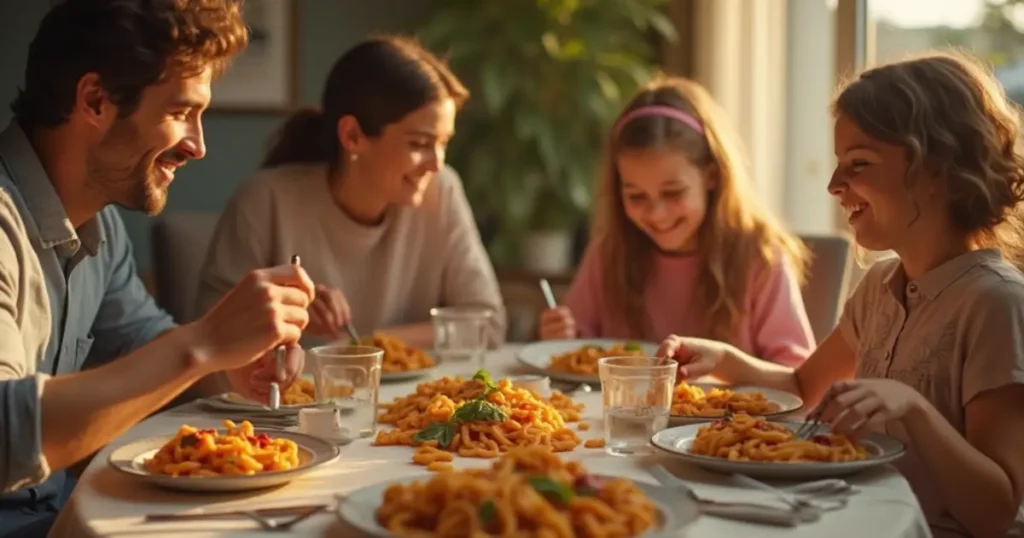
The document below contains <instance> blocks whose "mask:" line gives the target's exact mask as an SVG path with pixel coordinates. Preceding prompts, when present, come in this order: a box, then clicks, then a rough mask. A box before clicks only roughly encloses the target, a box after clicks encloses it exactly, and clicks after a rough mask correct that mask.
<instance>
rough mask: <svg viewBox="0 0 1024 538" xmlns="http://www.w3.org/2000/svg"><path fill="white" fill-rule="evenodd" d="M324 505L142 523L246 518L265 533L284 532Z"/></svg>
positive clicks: (154, 517) (153, 518)
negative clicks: (277, 518) (283, 518)
mask: <svg viewBox="0 0 1024 538" xmlns="http://www.w3.org/2000/svg"><path fill="white" fill-rule="evenodd" d="M327 508H328V506H327V505H326V504H318V505H312V506H295V507H290V508H264V509H260V510H242V511H232V512H202V513H198V514H149V515H147V516H146V517H145V519H144V521H146V522H149V523H154V522H167V521H199V520H205V519H223V518H232V517H246V518H249V519H251V520H253V521H255V522H256V524H258V525H259V526H260V528H262V529H263V530H266V531H275V532H285V531H288V530H289V529H291V528H292V527H294V526H295V525H297V524H298V523H300V522H302V521H305V520H307V519H309V518H310V517H312V516H313V515H315V514H317V513H319V512H321V511H323V510H326V509H327ZM293 514H294V515H295V517H293V518H292V519H289V520H287V521H277V520H274V519H270V518H273V517H281V516H289V515H293Z"/></svg>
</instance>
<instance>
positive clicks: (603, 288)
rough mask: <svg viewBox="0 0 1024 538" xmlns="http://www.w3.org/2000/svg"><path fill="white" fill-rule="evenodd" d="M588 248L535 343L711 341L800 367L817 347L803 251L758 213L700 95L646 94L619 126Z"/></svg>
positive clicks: (718, 121) (719, 120) (684, 91)
mask: <svg viewBox="0 0 1024 538" xmlns="http://www.w3.org/2000/svg"><path fill="white" fill-rule="evenodd" d="M598 190H599V192H598V197H597V207H596V208H595V219H594V223H593V232H592V234H591V242H590V245H589V246H588V247H587V252H586V254H585V255H584V259H583V262H582V264H581V265H580V268H579V270H578V272H577V274H576V277H575V279H574V281H573V283H572V286H571V287H570V289H569V292H568V294H567V296H566V297H565V304H564V306H559V307H557V308H554V309H549V310H546V311H544V312H543V313H542V314H541V319H540V336H541V338H542V339H556V338H569V339H571V338H592V337H606V338H624V339H625V338H628V339H642V340H649V341H660V340H662V339H664V338H665V337H666V336H667V335H670V334H685V335H692V336H701V337H704V338H712V339H716V340H720V341H723V342H727V343H730V344H732V345H735V346H737V347H739V348H740V349H744V350H746V351H748V352H749V353H753V354H754V355H755V356H758V357H762V358H764V359H765V360H768V361H771V362H776V363H779V364H785V365H790V366H797V365H799V364H800V363H802V362H803V361H804V359H806V358H807V356H808V355H809V354H810V351H811V349H813V347H814V337H813V335H812V333H811V329H810V325H809V323H808V320H807V314H806V312H805V311H804V306H803V301H802V299H801V295H800V284H801V280H802V275H803V270H804V266H805V265H806V262H807V257H808V254H807V251H806V249H805V247H804V246H803V244H802V243H801V242H800V241H799V240H798V239H796V238H795V237H793V236H792V235H790V234H789V233H787V232H786V231H785V230H784V229H783V228H782V226H780V225H779V224H778V223H777V222H776V221H775V219H773V218H772V217H771V216H770V215H769V214H768V213H767V212H766V211H765V210H764V209H763V208H762V207H761V205H760V204H759V203H758V201H757V194H756V191H755V190H754V187H753V185H752V184H751V182H750V179H749V177H748V175H747V171H746V168H745V167H744V165H743V158H742V153H741V150H740V146H739V144H737V142H736V137H735V136H734V135H733V133H732V132H731V131H730V129H729V128H728V123H727V120H726V119H725V117H724V116H723V114H722V112H720V111H719V109H718V107H717V105H716V104H715V103H714V102H713V100H712V99H711V97H710V96H709V95H708V93H707V92H706V91H705V90H704V89H703V88H702V87H700V86H699V85H698V84H696V83H694V82H692V81H689V80H685V79H681V78H668V79H663V80H659V81H656V82H655V83H653V84H651V85H649V86H647V87H645V88H644V89H642V90H641V91H640V92H639V94H638V95H637V96H636V97H634V98H633V100H632V101H631V102H630V104H629V105H628V106H627V107H626V109H625V111H624V112H623V113H622V115H621V116H620V118H619V120H618V121H617V122H616V124H615V127H614V128H613V129H612V132H611V136H610V140H609V142H608V149H607V156H606V163H605V173H604V174H603V177H602V178H601V179H600V185H599V189H598Z"/></svg>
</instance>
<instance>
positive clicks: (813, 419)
mask: <svg viewBox="0 0 1024 538" xmlns="http://www.w3.org/2000/svg"><path fill="white" fill-rule="evenodd" d="M823 411H824V407H818V409H816V410H815V411H814V412H813V413H811V414H810V415H807V418H806V419H804V423H803V424H801V425H800V428H798V429H797V430H796V434H795V436H796V438H797V439H807V438H809V437H811V436H812V435H814V434H815V433H817V431H818V428H819V427H820V426H821V414H822V412H823Z"/></svg>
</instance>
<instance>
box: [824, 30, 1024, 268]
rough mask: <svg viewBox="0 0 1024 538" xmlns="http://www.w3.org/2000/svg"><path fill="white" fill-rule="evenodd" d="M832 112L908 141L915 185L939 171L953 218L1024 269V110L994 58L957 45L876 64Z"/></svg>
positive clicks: (891, 139) (884, 137)
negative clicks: (997, 72)
mask: <svg viewBox="0 0 1024 538" xmlns="http://www.w3.org/2000/svg"><path fill="white" fill-rule="evenodd" d="M832 111H833V114H834V115H840V114H841V115H843V116H844V117H846V118H847V119H850V120H851V121H853V122H854V123H855V124H857V126H858V127H859V128H860V129H861V130H862V131H864V132H865V133H866V134H867V135H868V136H870V137H872V138H874V139H876V140H879V141H881V142H884V143H888V144H892V145H895V146H899V147H902V148H904V149H905V150H906V152H907V161H908V163H909V165H908V167H907V174H906V177H905V179H904V182H905V183H906V184H907V185H909V184H910V182H912V181H916V180H917V179H918V178H919V177H922V176H921V174H919V173H918V172H919V171H921V170H923V169H924V168H925V167H928V168H929V169H933V170H937V171H939V172H940V173H939V177H941V178H943V179H944V180H945V188H946V192H947V193H948V195H949V204H950V207H949V213H950V215H951V217H952V219H953V224H954V225H955V226H956V227H957V228H958V229H960V230H961V231H963V232H966V233H967V234H968V235H969V236H970V238H971V239H972V242H973V243H974V244H975V246H976V247H991V248H998V249H999V250H1001V251H1002V253H1003V256H1004V257H1005V258H1006V260H1007V261H1009V262H1010V263H1012V264H1014V265H1016V266H1017V267H1019V268H1024V215H1022V214H1021V211H1022V209H1024V208H1022V207H1021V203H1020V202H1021V201H1022V200H1024V151H1022V149H1024V148H1022V144H1021V114H1020V109H1019V107H1018V106H1017V105H1016V104H1014V103H1013V102H1012V101H1010V100H1009V99H1008V98H1007V96H1006V92H1005V91H1004V90H1003V87H1002V85H1000V84H999V82H998V81H997V80H996V78H995V77H994V76H993V75H992V71H991V69H990V68H989V67H988V66H987V65H985V64H983V63H982V62H981V61H980V60H978V59H977V58H975V57H973V56H971V55H970V54H969V53H966V52H962V51H955V50H954V51H948V52H935V51H932V52H927V53H924V54H922V55H920V56H918V57H914V58H911V59H908V60H905V61H901V62H896V63H892V64H888V65H883V66H881V67H876V68H873V69H869V70H867V71H864V72H863V73H861V74H860V76H859V77H857V78H856V79H855V80H852V81H850V82H849V83H847V84H844V85H842V86H840V88H839V92H838V95H837V97H836V98H835V101H834V103H833V105H832Z"/></svg>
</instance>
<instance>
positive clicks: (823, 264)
mask: <svg viewBox="0 0 1024 538" xmlns="http://www.w3.org/2000/svg"><path fill="white" fill-rule="evenodd" d="M800 239H801V240H802V241H803V242H804V244H805V245H807V248H808V249H810V251H811V254H812V256H813V257H812V259H811V264H810V267H809V271H808V274H807V284H806V285H805V286H804V289H803V297H804V308H806V309H807V317H808V318H809V319H810V321H811V330H813V331H814V338H815V339H816V340H817V341H818V343H819V344H820V343H821V341H822V340H824V339H825V337H826V336H828V334H829V333H830V332H832V329H833V328H834V327H835V325H836V321H837V320H838V319H839V313H840V311H841V309H842V307H843V304H844V303H845V302H846V296H847V288H848V287H849V280H850V264H851V256H850V250H851V249H850V246H851V244H850V239H849V238H848V237H846V236H842V235H811V236H800Z"/></svg>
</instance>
